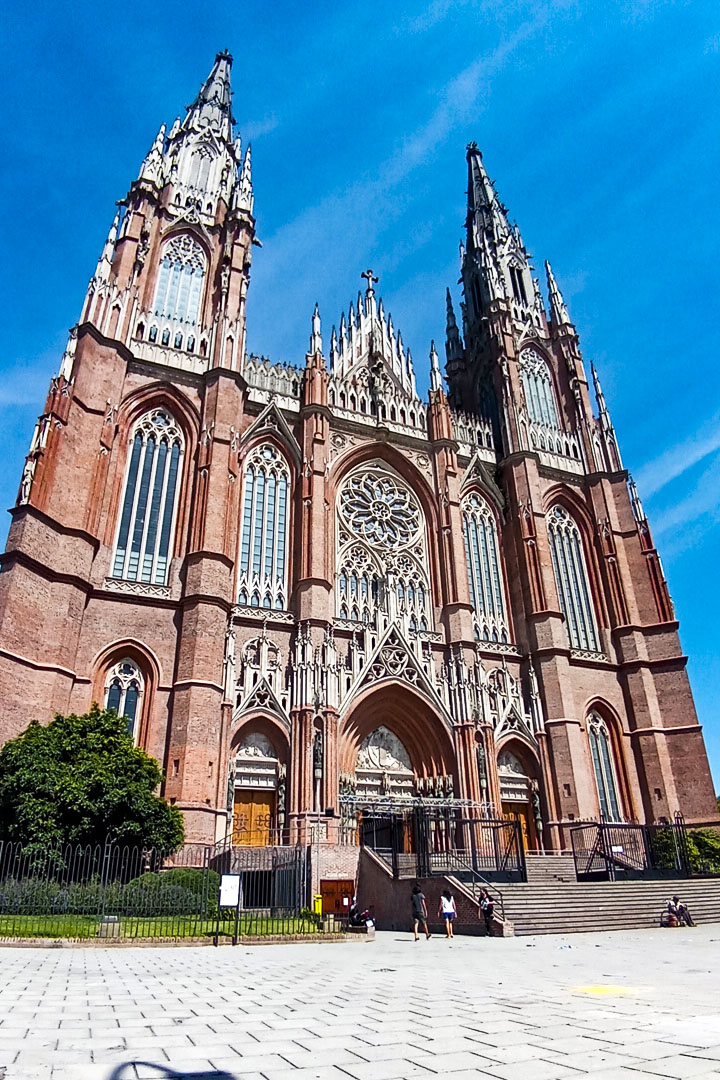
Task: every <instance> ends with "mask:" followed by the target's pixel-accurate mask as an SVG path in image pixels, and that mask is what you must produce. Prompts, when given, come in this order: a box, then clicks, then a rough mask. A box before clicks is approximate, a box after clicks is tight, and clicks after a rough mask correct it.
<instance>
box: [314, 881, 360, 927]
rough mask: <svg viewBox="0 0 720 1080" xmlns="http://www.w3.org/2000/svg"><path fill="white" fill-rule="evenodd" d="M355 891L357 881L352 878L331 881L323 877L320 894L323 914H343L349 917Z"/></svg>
mask: <svg viewBox="0 0 720 1080" xmlns="http://www.w3.org/2000/svg"><path fill="white" fill-rule="evenodd" d="M354 891H355V882H354V881H352V880H351V879H350V878H347V879H344V880H342V881H331V880H330V879H329V878H322V880H321V881H320V894H321V896H322V913H323V915H342V916H344V917H345V918H347V916H348V913H349V911H350V905H351V904H352V898H353V894H354Z"/></svg>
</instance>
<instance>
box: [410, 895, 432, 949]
mask: <svg viewBox="0 0 720 1080" xmlns="http://www.w3.org/2000/svg"><path fill="white" fill-rule="evenodd" d="M410 900H411V903H412V919H413V933H414V935H415V940H416V941H419V940H420V938H419V935H418V929H419V928H420V927H422V929H423V930H424V931H425V937H426V938H429V937H430V931H429V930H428V924H427V918H428V913H427V903H426V901H425V893H424V892H423V891H422V889H421V888H420V886H419V885H414V886H413V891H412V895H411V897H410Z"/></svg>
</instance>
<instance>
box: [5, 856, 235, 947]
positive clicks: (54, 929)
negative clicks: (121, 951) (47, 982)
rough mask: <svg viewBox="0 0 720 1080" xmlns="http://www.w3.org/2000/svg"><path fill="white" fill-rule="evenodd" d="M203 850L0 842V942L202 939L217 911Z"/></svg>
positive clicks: (213, 878)
mask: <svg viewBox="0 0 720 1080" xmlns="http://www.w3.org/2000/svg"><path fill="white" fill-rule="evenodd" d="M210 851H211V849H210V848H208V847H206V846H205V845H197V846H193V845H190V846H187V847H184V848H182V849H180V850H179V851H177V852H174V853H172V854H169V853H166V852H162V851H158V850H155V849H152V850H151V849H147V848H138V847H136V848H133V847H126V846H123V845H118V844H104V845H102V846H100V845H98V846H96V847H67V848H64V849H48V850H38V849H37V848H23V847H21V846H20V845H18V844H12V843H0V937H53V938H95V937H107V938H120V937H122V938H180V937H198V936H202V935H203V934H204V933H207V932H208V931H209V929H210V925H211V922H212V920H213V917H214V916H215V913H216V910H217V883H218V880H219V879H218V876H217V874H216V873H214V872H213V871H212V870H211V869H210V866H209V855H210Z"/></svg>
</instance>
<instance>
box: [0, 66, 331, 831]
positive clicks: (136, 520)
mask: <svg viewBox="0 0 720 1080" xmlns="http://www.w3.org/2000/svg"><path fill="white" fill-rule="evenodd" d="M231 65H232V57H231V56H230V55H229V53H227V52H223V53H219V54H218V55H217V57H216V58H215V63H214V64H213V67H212V70H211V72H210V74H209V76H208V78H207V79H206V80H205V82H204V83H203V85H202V87H201V88H200V91H199V93H198V95H197V97H196V98H195V100H194V101H193V103H192V105H190V106H189V107H188V109H187V110H186V115H185V118H184V119H183V120H182V121H179V120H178V121H176V122H175V123H174V124H173V125H172V127H171V128H170V131H169V132H168V131H167V129H166V127H165V125H164V124H163V125H162V126H161V127H160V129H159V130H158V132H157V135H156V136H155V138H154V140H153V141H152V144H151V146H150V149H149V151H148V153H147V155H146V157H145V159H144V160H143V162H142V164H141V166H140V169H139V173H138V175H137V179H136V180H134V181H133V183H132V184H131V185H130V189H129V191H128V193H127V195H126V196H125V198H124V199H122V200H121V202H120V203H119V204H118V212H117V214H116V215H115V218H114V220H113V223H112V226H111V228H110V231H109V233H108V235H107V237H106V239H105V241H104V244H103V246H102V250H101V254H100V258H99V261H98V264H97V267H96V269H95V272H94V274H93V276H92V279H91V281H90V284H89V287H88V290H87V295H86V297H85V302H84V304H83V308H82V313H81V318H80V321H79V323H78V325H77V326H76V327H74V328H73V331H72V333H71V336H70V341H69V343H68V348H67V350H66V351H65V354H64V356H63V358H62V362H61V366H60V373H59V375H58V376H57V377H56V378H55V379H53V380H52V382H51V385H50V391H49V393H48V396H47V400H46V404H45V409H44V413H43V415H42V416H41V417H40V420H39V421H38V425H37V427H36V431H35V434H34V436H33V439H32V442H31V446H30V452H29V454H28V458H27V461H26V466H25V470H24V472H23V477H22V482H21V485H20V490H19V493H18V502H17V506H16V507H15V508H14V510H13V524H12V527H11V535H10V540H9V544H8V551H7V552H6V554H5V555H4V556H3V573H2V575H1V578H2V583H1V585H0V632H2V633H4V631H5V630H6V629H7V627H8V626H9V625H16V624H17V623H18V621H20V622H22V623H23V629H22V641H23V646H22V652H23V655H24V656H26V657H28V658H29V663H30V665H31V667H32V669H33V670H38V671H42V674H40V675H39V676H38V678H37V679H36V680H34V683H33V686H32V687H31V688H30V687H29V686H28V685H27V684H26V685H25V686H24V687H23V685H22V682H21V680H18V677H17V667H16V664H17V662H19V661H15V660H13V659H12V657H10V656H9V655H8V654H7V652H3V651H2V650H1V649H0V653H2V657H1V658H0V697H1V698H2V700H3V712H2V716H1V717H0V739H2V738H4V737H8V736H9V735H13V734H16V733H17V732H18V731H19V730H21V729H22V728H24V727H25V726H26V725H27V723H28V720H29V719H30V718H31V717H36V718H37V719H39V720H41V721H44V720H47V719H49V718H50V717H51V716H52V714H53V713H54V712H61V713H66V712H69V711H71V709H73V708H75V709H77V711H78V712H81V711H83V710H85V709H86V708H87V707H89V705H90V703H91V701H92V700H96V701H98V702H101V703H104V702H108V703H110V704H112V705H113V707H116V708H117V709H118V712H120V713H121V714H122V713H123V712H124V713H125V714H126V715H127V716H128V717H129V722H131V726H132V730H133V734H134V736H135V738H136V741H137V742H138V743H140V744H141V745H143V746H145V747H146V748H147V749H148V750H149V752H150V753H151V754H153V755H154V756H155V757H157V758H158V759H159V760H160V761H161V762H162V764H163V768H164V770H165V772H166V781H165V787H164V793H165V795H166V797H167V798H169V799H171V800H172V801H173V802H174V803H175V804H176V805H177V806H178V807H180V808H181V809H183V810H184V811H185V814H186V827H187V835H188V836H189V837H193V838H197V839H204V840H207V841H209V842H214V840H215V839H216V837H217V836H218V835H222V834H223V830H224V827H225V792H226V782H227V777H226V755H227V747H226V746H225V745H224V743H221V742H220V741H219V738H218V731H219V730H220V728H221V727H222V725H223V724H224V723H225V720H224V719H223V717H224V715H225V713H226V712H227V710H228V709H229V708H230V705H229V704H228V702H226V701H225V691H226V690H227V692H228V693H229V694H232V692H233V687H232V680H231V677H230V676H231V673H232V669H231V666H230V662H229V661H228V663H227V665H226V667H227V670H228V671H229V672H230V675H228V678H227V680H225V681H224V682H223V681H221V678H220V672H221V670H222V658H221V657H218V656H216V655H215V654H214V652H213V651H212V650H211V649H203V648H199V647H198V643H199V641H200V640H201V639H205V640H206V641H208V640H211V639H212V640H213V641H216V642H223V641H224V640H225V638H226V632H227V612H228V611H229V610H230V608H231V606H232V604H233V603H234V601H235V599H236V595H235V584H234V565H235V559H236V558H237V551H238V529H239V514H238V502H239V499H240V488H241V481H240V478H239V460H238V453H239V438H240V433H241V431H242V430H243V428H244V427H247V426H248V425H249V424H250V422H251V421H250V419H249V418H247V406H248V398H249V396H251V394H252V393H255V391H254V390H250V389H249V388H248V384H247V382H246V381H245V380H244V379H243V376H242V374H241V372H242V371H243V370H244V368H245V364H244V358H245V302H246V294H247V288H248V282H249V278H250V263H251V249H252V245H253V243H254V241H255V222H254V219H253V190H252V177H251V159H250V150H249V147H248V148H247V151H246V152H245V153H244V154H243V148H242V147H241V144H240V140H239V138H235V135H234V120H233V115H232V91H231V86H230V71H231ZM319 347H320V349H321V348H322V345H321V343H320V346H319ZM292 385H293V386H295V387H297V380H296V381H295V382H294V383H293V384H292ZM298 396H299V391H298ZM263 405H264V403H263ZM40 522H43V523H44V524H42V526H41V525H40ZM38 528H41V529H42V531H43V535H44V540H43V541H41V542H40V547H38V541H37V540H36V539H33V537H37V536H38V532H37V530H38ZM41 548H42V552H43V554H42V555H41V554H40V549H41ZM33 552H35V555H33V554H32V553H33ZM60 567H64V568H65V569H66V570H67V571H68V574H69V576H68V577H67V579H66V583H65V585H61V584H60V581H59V578H58V572H57V571H58V568H60ZM28 597H37V598H38V599H37V602H34V601H33V602H32V603H30V605H28ZM45 605H47V610H49V611H51V612H52V625H53V633H52V634H51V635H47V633H45V632H43V625H44V624H45V625H46V620H45V618H44V616H43V614H42V609H43V608H44V607H45ZM93 625H94V626H95V627H96V629H95V630H93V629H92V627H93ZM93 639H94V640H93ZM91 640H93V644H92V645H90V642H91ZM93 658H95V659H93ZM128 692H130V697H129V698H128ZM170 703H172V704H170ZM197 755H200V756H199V757H198V756H197ZM201 761H202V762H203V764H202V765H200V762H201Z"/></svg>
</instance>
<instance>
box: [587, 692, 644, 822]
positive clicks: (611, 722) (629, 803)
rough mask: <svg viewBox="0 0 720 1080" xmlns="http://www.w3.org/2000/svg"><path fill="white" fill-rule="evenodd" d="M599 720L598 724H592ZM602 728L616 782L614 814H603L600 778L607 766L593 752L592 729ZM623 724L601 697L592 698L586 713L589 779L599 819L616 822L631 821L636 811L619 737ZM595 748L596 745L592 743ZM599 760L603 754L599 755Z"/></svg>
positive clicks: (622, 746)
mask: <svg viewBox="0 0 720 1080" xmlns="http://www.w3.org/2000/svg"><path fill="white" fill-rule="evenodd" d="M596 720H599V721H600V725H597V724H596V723H595V721H596ZM599 727H604V729H605V731H606V732H607V735H608V749H609V751H610V755H611V768H612V779H613V780H614V782H615V786H616V793H617V804H618V805H617V815H613V814H612V813H610V814H608V813H604V812H603V809H602V805H601V793H600V783H601V780H600V778H601V777H602V775H603V773H605V772H606V769H607V765H606V763H604V762H603V761H602V760H600V761H598V760H597V758H596V755H595V753H594V752H593V738H592V734H593V732H592V729H593V728H595V729H597V728H599ZM622 730H623V729H622V723H621V721H620V718H619V717H618V715H617V713H616V712H615V710H614V709H613V708H611V706H610V705H609V704H608V703H607V702H606V701H603V700H602V699H601V698H593V699H592V700H591V701H590V703H589V704H588V707H587V709H586V710H585V731H586V735H587V740H588V743H587V749H588V759H589V762H590V770H591V776H592V779H593V782H594V785H595V789H596V791H597V794H598V811H599V816H600V817H603V816H604V817H606V818H609V819H611V820H612V819H613V817H615V819H616V820H623V821H628V820H634V819H635V816H636V815H635V812H634V807H633V800H632V796H631V793H630V792H631V789H630V778H629V774H628V765H627V759H626V756H625V747H624V739H623V735H622ZM595 746H596V748H598V743H597V742H596V743H595ZM601 758H602V754H601Z"/></svg>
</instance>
